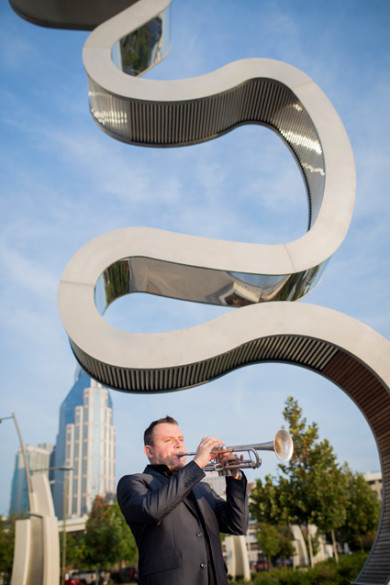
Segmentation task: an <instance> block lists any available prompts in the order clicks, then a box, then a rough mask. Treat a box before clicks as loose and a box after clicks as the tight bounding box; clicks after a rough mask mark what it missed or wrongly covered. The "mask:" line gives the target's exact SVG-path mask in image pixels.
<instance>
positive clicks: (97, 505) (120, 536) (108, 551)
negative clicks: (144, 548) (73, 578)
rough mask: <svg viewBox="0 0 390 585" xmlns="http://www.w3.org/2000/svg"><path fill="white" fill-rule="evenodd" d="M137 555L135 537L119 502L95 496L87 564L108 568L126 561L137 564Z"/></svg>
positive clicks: (86, 543)
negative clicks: (135, 561)
mask: <svg viewBox="0 0 390 585" xmlns="http://www.w3.org/2000/svg"><path fill="white" fill-rule="evenodd" d="M136 554H137V549H136V545H135V541H134V538H133V536H132V534H131V532H130V530H129V528H128V526H127V525H126V522H125V520H124V518H123V516H122V513H121V511H120V509H119V506H118V503H117V502H116V501H114V502H108V501H107V500H105V499H104V498H102V497H101V496H96V498H95V500H94V501H93V504H92V509H91V512H90V515H89V518H88V520H87V524H86V533H85V537H84V553H83V560H84V562H85V563H86V564H87V565H89V566H99V567H103V568H108V567H109V566H111V565H113V564H114V563H117V562H120V561H123V560H126V561H128V562H130V563H134V560H135V558H136Z"/></svg>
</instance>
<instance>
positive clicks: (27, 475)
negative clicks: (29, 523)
mask: <svg viewBox="0 0 390 585" xmlns="http://www.w3.org/2000/svg"><path fill="white" fill-rule="evenodd" d="M11 418H12V419H13V421H14V423H15V427H16V432H17V433H18V437H19V442H20V448H21V451H22V457H23V463H24V469H25V472H26V483H27V501H28V510H29V511H31V494H32V486H31V476H30V468H29V466H28V461H27V454H26V449H25V446H24V443H23V439H22V434H21V432H20V428H19V425H18V421H17V418H16V414H15V413H14V412H13V413H12V415H11V416H3V417H1V418H0V423H2V422H3V420H8V419H11Z"/></svg>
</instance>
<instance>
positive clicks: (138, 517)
mask: <svg viewBox="0 0 390 585" xmlns="http://www.w3.org/2000/svg"><path fill="white" fill-rule="evenodd" d="M144 443H145V447H144V451H145V454H146V456H147V457H148V459H149V465H147V466H146V468H145V470H144V472H143V473H137V474H134V475H125V476H124V477H122V479H121V480H120V481H119V483H118V489H117V497H118V503H119V506H120V508H121V510H122V513H123V515H124V517H125V519H126V522H127V523H128V525H129V526H130V528H131V531H132V532H133V534H134V537H135V540H136V543H137V546H138V551H139V567H138V569H139V583H140V585H227V584H228V580H227V576H226V567H225V563H224V560H223V556H222V549H221V540H220V532H223V533H227V534H245V533H246V531H247V527H248V498H247V490H246V486H247V481H246V478H245V476H244V474H243V473H242V471H240V470H239V469H238V468H233V469H232V470H231V472H230V475H229V476H228V477H226V497H227V499H226V501H225V500H224V499H223V498H221V497H219V496H218V495H217V494H216V493H215V492H214V491H213V490H212V489H211V488H210V486H209V485H208V484H207V483H206V482H202V481H201V480H202V479H203V478H204V477H205V471H204V468H205V467H206V466H207V464H208V463H209V461H211V460H212V459H213V458H215V457H216V455H215V453H212V451H213V449H215V448H216V447H217V446H218V445H221V443H222V441H221V440H220V439H217V438H215V437H203V439H202V440H201V441H200V443H199V445H198V448H197V450H196V453H195V456H194V459H193V460H192V461H190V462H189V463H186V457H185V456H183V455H181V456H180V455H179V454H180V453H181V454H182V453H183V452H185V446H184V438H183V434H182V432H181V431H180V429H179V426H178V423H177V422H176V421H175V420H174V419H173V418H172V417H170V416H166V417H165V418H161V419H159V420H157V421H154V422H152V423H151V424H150V425H149V427H148V428H147V429H146V431H145V433H144ZM218 458H219V463H221V464H222V465H224V464H226V463H227V462H228V461H231V460H232V459H233V460H238V461H239V458H238V457H237V455H236V454H235V453H226V452H225V453H222V454H220V455H218Z"/></svg>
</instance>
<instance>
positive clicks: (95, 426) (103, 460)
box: [53, 368, 115, 519]
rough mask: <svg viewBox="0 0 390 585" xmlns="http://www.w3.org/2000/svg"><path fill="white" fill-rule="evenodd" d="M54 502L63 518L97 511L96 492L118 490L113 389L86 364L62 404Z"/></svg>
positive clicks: (99, 493)
mask: <svg viewBox="0 0 390 585" xmlns="http://www.w3.org/2000/svg"><path fill="white" fill-rule="evenodd" d="M64 466H65V467H72V468H73V469H72V470H71V471H64V470H58V469H56V470H54V483H53V500H54V507H55V511H56V515H57V517H58V518H60V519H62V518H63V517H64V510H65V515H66V517H79V516H83V515H85V514H88V512H89V511H90V509H91V506H92V502H93V500H94V498H95V496H96V495H102V496H106V495H109V496H110V495H111V494H114V493H115V428H114V426H113V415H112V400H111V396H110V392H109V390H108V389H107V388H104V387H103V386H102V385H101V384H99V383H98V382H96V381H95V380H93V379H92V378H91V377H90V376H89V375H88V374H86V373H85V372H84V371H83V370H82V369H81V368H78V370H77V371H76V377H75V383H74V384H73V387H72V389H71V390H70V392H69V394H68V395H67V397H66V398H65V400H64V402H63V403H62V405H61V407H60V420H59V430H58V435H57V443H56V446H55V453H54V467H64Z"/></svg>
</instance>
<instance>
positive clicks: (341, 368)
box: [322, 351, 390, 585]
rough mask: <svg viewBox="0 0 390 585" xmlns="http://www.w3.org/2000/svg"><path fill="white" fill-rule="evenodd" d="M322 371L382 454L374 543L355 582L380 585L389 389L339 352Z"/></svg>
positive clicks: (386, 541) (389, 528)
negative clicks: (358, 412) (366, 427)
mask: <svg viewBox="0 0 390 585" xmlns="http://www.w3.org/2000/svg"><path fill="white" fill-rule="evenodd" d="M322 374H323V375H324V376H326V377H328V378H329V379H330V380H332V381H333V382H334V383H335V384H337V385H338V386H340V387H341V388H343V390H344V391H345V392H347V393H348V394H349V396H350V397H351V398H352V399H353V400H354V401H355V402H356V403H357V404H358V405H359V408H360V409H361V410H362V412H363V413H364V415H365V416H366V418H367V420H368V421H369V423H370V426H371V428H372V431H373V433H374V435H375V438H376V441H377V445H378V450H379V452H380V454H381V457H382V481H383V505H382V518H381V523H380V526H379V529H378V532H377V541H376V545H375V547H374V549H373V551H372V553H371V554H370V557H369V558H368V560H367V563H366V565H365V566H364V568H363V570H362V571H361V573H360V575H359V578H358V580H356V581H354V583H356V584H365V585H366V584H369V585H373V584H378V585H379V584H380V585H383V584H385V583H387V582H388V580H389V579H390V554H389V551H390V424H389V421H390V395H389V391H388V388H386V387H384V385H383V384H382V383H381V381H380V380H378V378H377V377H376V376H375V375H374V374H373V373H372V372H370V371H369V370H368V369H367V368H365V367H364V366H363V365H362V364H361V363H359V362H358V361H357V360H356V359H354V358H353V357H352V356H350V355H348V354H346V353H344V352H342V351H338V352H337V353H336V354H335V356H334V357H333V359H332V360H331V361H330V362H329V363H328V364H327V365H326V367H325V368H324V369H323V370H322Z"/></svg>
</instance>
